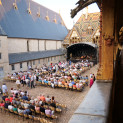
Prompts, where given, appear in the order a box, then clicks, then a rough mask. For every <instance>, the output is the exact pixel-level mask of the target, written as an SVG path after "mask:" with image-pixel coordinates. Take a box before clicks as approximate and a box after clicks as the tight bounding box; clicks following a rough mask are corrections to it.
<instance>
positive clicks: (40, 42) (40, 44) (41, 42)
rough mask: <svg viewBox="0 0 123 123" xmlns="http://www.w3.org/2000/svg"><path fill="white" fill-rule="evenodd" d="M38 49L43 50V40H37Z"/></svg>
mask: <svg viewBox="0 0 123 123" xmlns="http://www.w3.org/2000/svg"><path fill="white" fill-rule="evenodd" d="M39 50H40V51H43V50H45V40H39Z"/></svg>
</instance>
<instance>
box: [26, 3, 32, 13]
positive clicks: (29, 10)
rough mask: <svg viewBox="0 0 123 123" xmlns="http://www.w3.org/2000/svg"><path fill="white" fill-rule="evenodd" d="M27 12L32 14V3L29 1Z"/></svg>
mask: <svg viewBox="0 0 123 123" xmlns="http://www.w3.org/2000/svg"><path fill="white" fill-rule="evenodd" d="M27 12H28V13H29V14H31V9H30V1H29V8H28V9H27Z"/></svg>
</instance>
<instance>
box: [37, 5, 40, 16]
mask: <svg viewBox="0 0 123 123" xmlns="http://www.w3.org/2000/svg"><path fill="white" fill-rule="evenodd" d="M37 16H38V17H40V7H39V11H38V12H37Z"/></svg>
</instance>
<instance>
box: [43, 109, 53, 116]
mask: <svg viewBox="0 0 123 123" xmlns="http://www.w3.org/2000/svg"><path fill="white" fill-rule="evenodd" d="M45 114H46V115H50V116H51V115H53V114H52V111H51V110H50V109H49V107H48V108H47V109H45Z"/></svg>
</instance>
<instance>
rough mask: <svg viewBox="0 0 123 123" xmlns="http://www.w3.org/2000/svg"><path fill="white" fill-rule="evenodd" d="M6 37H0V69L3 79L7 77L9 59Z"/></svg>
mask: <svg viewBox="0 0 123 123" xmlns="http://www.w3.org/2000/svg"><path fill="white" fill-rule="evenodd" d="M7 40H8V39H7V36H0V53H1V59H0V67H2V68H3V77H4V76H6V75H7V73H8V71H9V59H8V42H7Z"/></svg>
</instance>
